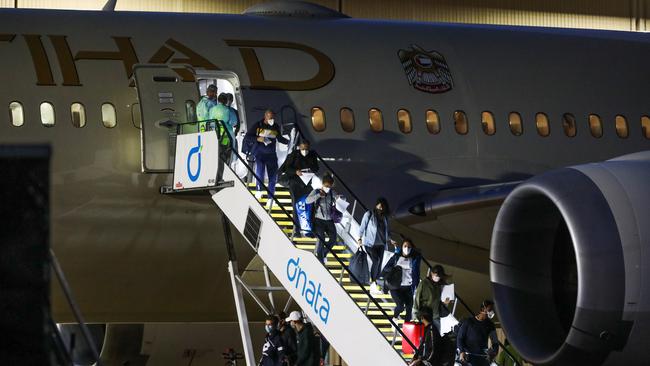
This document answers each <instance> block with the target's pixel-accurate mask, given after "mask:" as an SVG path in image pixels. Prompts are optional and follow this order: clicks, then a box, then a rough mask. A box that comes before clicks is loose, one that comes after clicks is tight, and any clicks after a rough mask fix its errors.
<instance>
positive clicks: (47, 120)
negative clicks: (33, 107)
mask: <svg viewBox="0 0 650 366" xmlns="http://www.w3.org/2000/svg"><path fill="white" fill-rule="evenodd" d="M41 122H42V123H43V126H45V127H52V126H54V123H55V122H56V118H55V116H54V106H53V105H52V103H50V102H43V103H41Z"/></svg>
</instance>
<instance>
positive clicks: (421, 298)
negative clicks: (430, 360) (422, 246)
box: [414, 264, 450, 331]
mask: <svg viewBox="0 0 650 366" xmlns="http://www.w3.org/2000/svg"><path fill="white" fill-rule="evenodd" d="M448 278H449V276H448V275H447V274H446V273H445V268H444V267H443V266H441V265H439V264H437V265H435V266H433V268H432V269H431V273H430V274H429V276H428V277H427V278H426V279H424V280H422V281H420V284H419V285H418V287H417V289H416V290H415V304H414V308H415V311H416V313H418V314H419V313H421V312H427V313H429V314H431V318H432V321H433V325H434V326H435V327H436V328H437V329H438V331H440V318H441V317H445V316H447V315H448V314H449V313H448V311H447V305H449V303H450V300H449V299H448V298H447V299H445V301H440V295H441V294H442V288H443V287H444V286H445V285H447V279H448Z"/></svg>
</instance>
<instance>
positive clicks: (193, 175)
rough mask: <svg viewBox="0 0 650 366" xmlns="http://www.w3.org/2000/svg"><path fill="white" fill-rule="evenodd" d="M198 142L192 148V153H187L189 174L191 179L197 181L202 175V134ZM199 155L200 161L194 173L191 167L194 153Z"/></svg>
mask: <svg viewBox="0 0 650 366" xmlns="http://www.w3.org/2000/svg"><path fill="white" fill-rule="evenodd" d="M198 138H199V140H198V142H197V144H196V146H194V147H193V148H191V149H190V153H189V154H187V175H188V176H189V177H190V180H191V181H192V182H196V180H197V179H199V175H201V150H202V149H203V146H201V135H198ZM195 154H197V155H198V159H199V162H198V164H197V168H196V173H192V168H191V167H190V165H191V164H190V163H191V162H192V155H195Z"/></svg>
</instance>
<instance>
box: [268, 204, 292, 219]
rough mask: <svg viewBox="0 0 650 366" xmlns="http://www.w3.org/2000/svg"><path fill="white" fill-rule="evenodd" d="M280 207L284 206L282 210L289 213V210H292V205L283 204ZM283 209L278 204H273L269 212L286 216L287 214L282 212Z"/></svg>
mask: <svg viewBox="0 0 650 366" xmlns="http://www.w3.org/2000/svg"><path fill="white" fill-rule="evenodd" d="M282 207H284V211H288V212H289V213H291V211H293V206H292V205H288V206H286V205H285V206H282ZM284 211H283V210H282V209H281V208H280V206H278V205H273V207H272V208H271V212H277V213H278V214H281V215H283V216H284V217H286V216H287V215H286V214H285V213H284Z"/></svg>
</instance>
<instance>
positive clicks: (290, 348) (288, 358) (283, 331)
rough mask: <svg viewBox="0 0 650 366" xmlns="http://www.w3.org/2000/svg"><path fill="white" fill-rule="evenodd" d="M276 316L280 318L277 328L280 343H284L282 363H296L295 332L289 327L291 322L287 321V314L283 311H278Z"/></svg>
mask: <svg viewBox="0 0 650 366" xmlns="http://www.w3.org/2000/svg"><path fill="white" fill-rule="evenodd" d="M278 317H279V318H280V323H279V324H278V329H279V330H280V337H281V338H282V344H284V360H283V362H282V365H284V366H289V365H294V364H295V363H296V332H295V331H294V330H293V328H292V327H291V324H289V322H287V314H286V313H285V312H284V311H282V312H280V314H278Z"/></svg>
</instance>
